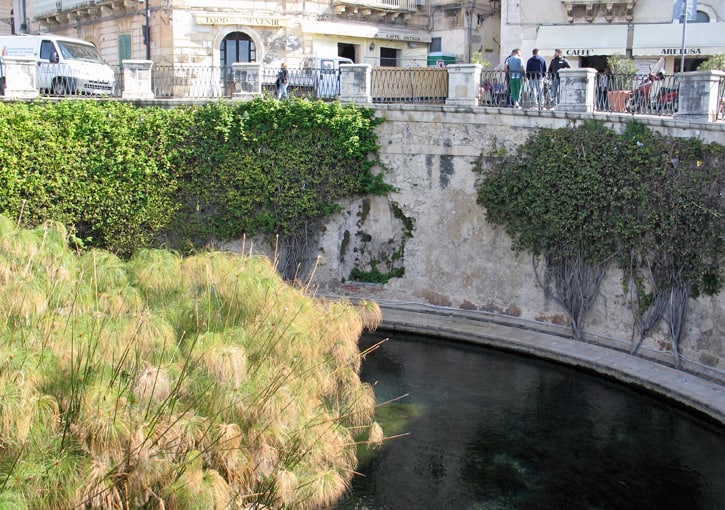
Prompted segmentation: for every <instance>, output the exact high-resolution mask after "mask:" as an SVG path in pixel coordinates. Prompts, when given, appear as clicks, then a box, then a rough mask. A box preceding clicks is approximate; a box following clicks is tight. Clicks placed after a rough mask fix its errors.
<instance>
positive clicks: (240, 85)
mask: <svg viewBox="0 0 725 510" xmlns="http://www.w3.org/2000/svg"><path fill="white" fill-rule="evenodd" d="M232 75H233V80H234V92H232V99H237V100H250V99H254V98H255V97H256V96H261V95H262V65H261V64H260V63H259V62H237V63H234V64H232Z"/></svg>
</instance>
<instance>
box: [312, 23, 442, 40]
mask: <svg viewBox="0 0 725 510" xmlns="http://www.w3.org/2000/svg"><path fill="white" fill-rule="evenodd" d="M300 26H301V28H302V31H303V32H305V33H309V34H323V35H346V36H348V37H360V38H363V39H385V40H388V41H402V42H419V43H429V42H431V36H430V34H428V33H425V32H414V31H410V30H392V29H387V28H380V27H377V26H375V25H366V24H363V23H332V22H330V21H302V22H300Z"/></svg>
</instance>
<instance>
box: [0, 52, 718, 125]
mask: <svg viewBox="0 0 725 510" xmlns="http://www.w3.org/2000/svg"><path fill="white" fill-rule="evenodd" d="M3 62H4V64H3V65H4V78H3V82H2V84H3V88H4V97H5V98H7V99H21V100H22V99H29V98H33V97H37V96H38V95H39V91H38V90H37V77H36V65H35V60H34V59H32V58H30V59H29V58H26V57H4V59H3ZM122 68H123V91H122V93H121V98H122V99H126V100H139V99H141V100H149V99H154V92H153V85H152V73H153V64H152V62H151V61H148V60H124V61H123V66H122ZM263 71H264V69H263V67H262V64H260V63H258V62H249V63H235V64H232V77H233V78H232V80H233V81H232V84H233V89H232V90H231V92H230V93H229V95H231V98H232V99H234V100H249V99H252V98H254V97H258V96H261V95H262V93H263V90H262V85H263V84H262V73H263ZM447 71H448V96H447V97H446V98H445V105H446V106H456V107H471V108H478V107H479V105H480V103H481V99H480V94H481V66H480V65H479V64H451V65H449V66H448V68H447ZM559 76H560V78H561V86H560V88H559V90H560V97H559V102H558V104H557V105H556V107H555V108H554V109H555V110H557V111H562V112H580V113H593V112H594V111H595V103H596V79H597V71H596V70H595V69H591V68H578V69H562V70H561V71H559ZM677 81H678V83H679V98H678V101H679V102H678V108H677V110H676V112H675V114H674V118H675V119H676V120H680V121H685V122H705V123H707V122H716V121H718V120H723V119H722V118H720V119H718V112H719V110H720V109H721V108H723V98H722V97H721V94H720V89H721V88H722V83H723V81H725V72H721V71H694V72H688V73H679V74H678V75H677ZM339 84H340V94H339V99H340V101H341V102H343V103H355V104H361V105H370V104H372V103H373V95H372V90H373V85H372V66H370V65H368V64H342V65H341V66H340V81H339ZM182 99H183V98H182Z"/></svg>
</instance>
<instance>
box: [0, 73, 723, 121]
mask: <svg viewBox="0 0 725 510" xmlns="http://www.w3.org/2000/svg"><path fill="white" fill-rule="evenodd" d="M0 66H3V67H0V76H4V75H5V71H4V63H3V62H2V59H0ZM62 66H63V64H54V65H53V66H46V67H43V66H37V68H36V73H37V81H38V87H39V89H40V94H41V95H42V96H47V97H57V96H67V95H76V96H84V97H85V96H90V97H93V96H97V97H121V96H122V93H123V91H124V74H123V70H122V68H121V67H116V68H115V69H114V71H115V72H114V74H115V80H113V81H111V80H110V79H109V78H106V81H102V80H100V79H99V77H88V78H87V79H81V78H77V77H76V78H65V77H64V76H66V75H68V76H76V75H77V73H76V75H73V74H72V73H71V72H70V70H69V72H67V73H64V72H62ZM277 72H278V68H272V67H262V69H261V71H260V73H261V75H260V79H261V85H262V92H263V94H267V95H271V96H273V97H274V96H276V94H277V87H276V85H275V81H276V78H277ZM288 74H289V84H288V94H289V96H291V97H299V98H312V99H323V100H333V99H336V98H338V97H339V95H340V71H339V69H313V68H290V69H288ZM371 75H372V76H371V96H372V98H373V102H374V103H378V104H383V103H413V104H426V103H427V104H444V103H445V101H446V99H447V98H448V69H447V68H433V67H373V68H372V70H371ZM539 83H540V84H541V97H539V95H538V93H537V86H536V85H537V81H536V80H534V79H531V78H528V79H524V80H523V83H522V90H521V97H520V101H519V103H520V105H521V107H522V108H526V109H530V108H547V109H548V108H552V107H554V106H555V104H556V103H557V98H556V96H555V94H556V93H557V91H556V90H555V89H556V83H555V80H554V77H553V76H551V75H548V74H547V75H545V76H543V77H542V79H541V80H539ZM480 84H481V88H480V91H479V104H480V105H481V106H484V107H485V106H493V107H506V106H511V98H510V90H509V83H508V79H507V75H506V73H505V72H504V71H486V70H483V71H482V72H481V80H480ZM151 85H152V92H153V95H154V97H155V98H157V99H219V98H231V97H232V95H233V94H234V92H236V87H238V86H239V84H236V83H235V82H234V73H233V72H232V68H231V67H222V66H205V65H195V64H188V65H166V66H164V65H154V66H153V67H152V71H151ZM2 86H3V83H0V88H1V87H2ZM565 86H566V85H565V84H564V83H562V84H561V87H565ZM679 88H680V85H679V83H678V77H677V76H676V75H675V76H660V77H659V78H657V79H652V77H651V76H647V75H610V76H608V77H607V79H606V82H605V80H604V79H603V76H602V75H598V76H597V77H596V83H595V90H596V92H595V97H594V110H595V111H599V112H616V113H629V114H632V115H656V116H672V115H674V114H675V113H676V112H677V110H678V106H679V105H678V102H679ZM3 93H4V91H3V90H1V89H0V94H3ZM718 105H719V111H718V112H717V120H719V121H723V120H725V80H723V79H720V80H719V84H718Z"/></svg>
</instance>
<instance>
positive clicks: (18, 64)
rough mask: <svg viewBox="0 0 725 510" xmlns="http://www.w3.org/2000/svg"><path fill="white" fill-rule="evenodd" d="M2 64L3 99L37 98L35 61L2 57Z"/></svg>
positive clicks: (24, 58) (25, 58)
mask: <svg viewBox="0 0 725 510" xmlns="http://www.w3.org/2000/svg"><path fill="white" fill-rule="evenodd" d="M3 62H4V67H5V72H4V75H3V88H4V95H5V97H7V98H13V99H29V98H33V97H38V95H39V92H38V85H37V78H36V75H35V59H34V58H27V57H3Z"/></svg>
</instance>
